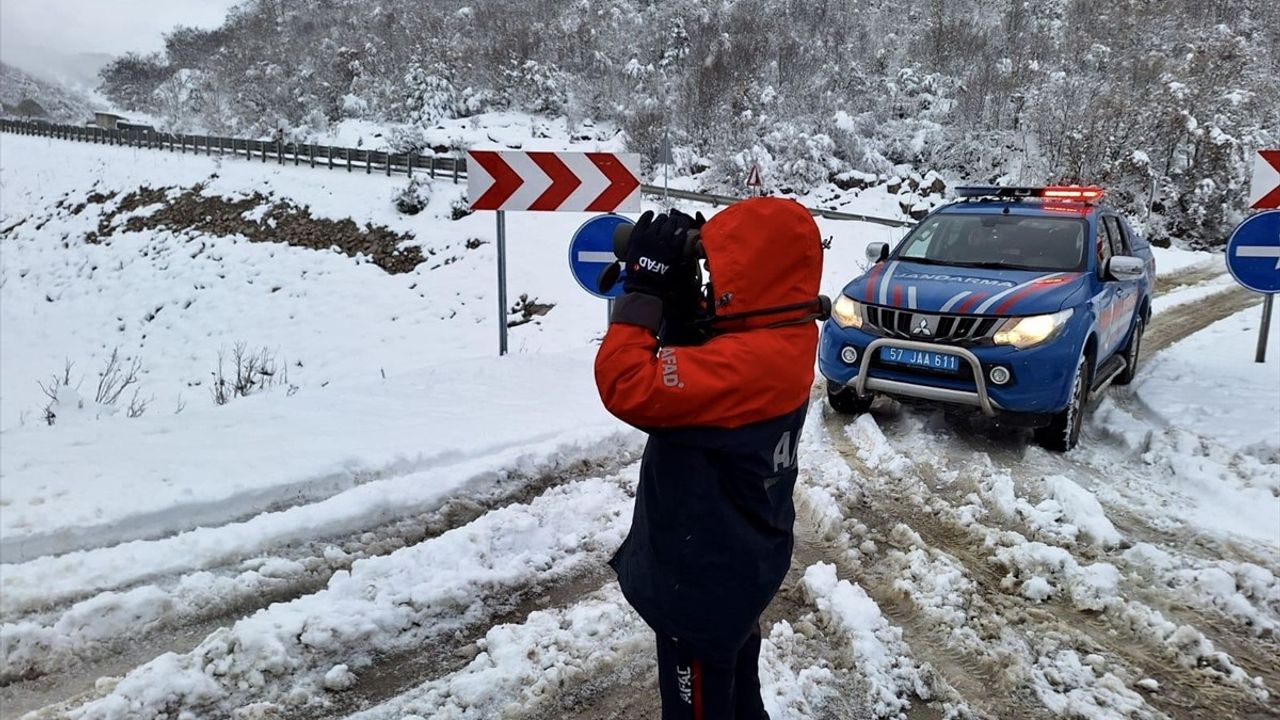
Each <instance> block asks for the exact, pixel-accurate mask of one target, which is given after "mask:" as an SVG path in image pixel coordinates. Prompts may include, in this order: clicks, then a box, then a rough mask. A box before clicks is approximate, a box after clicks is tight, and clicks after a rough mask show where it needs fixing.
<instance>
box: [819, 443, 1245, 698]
mask: <svg viewBox="0 0 1280 720" xmlns="http://www.w3.org/2000/svg"><path fill="white" fill-rule="evenodd" d="M827 430H828V432H829V434H830V435H831V436H832V438H833V439H834V440H835V443H834V444H835V446H836V448H837V449H839V450H840V451H841V453H842V454H844V455H845V457H846V458H848V459H849V460H850V463H851V464H852V465H853V466H854V467H855V470H856V472H858V473H860V474H861V475H863V476H864V477H868V478H871V477H876V476H877V475H878V474H883V472H884V468H879V467H870V466H867V465H865V464H863V463H862V460H861V458H860V457H859V454H858V448H855V447H852V443H851V442H850V441H847V440H845V439H844V432H843V430H844V427H843V426H842V425H841V424H840V422H839V421H838V420H836V419H834V418H831V419H829V422H828V423H827ZM900 457H901V456H900ZM903 459H905V458H903ZM907 464H908V465H909V467H908V468H907V472H906V480H907V482H908V484H909V485H912V486H913V487H893V486H892V483H890V484H889V485H890V486H889V487H884V488H878V489H876V490H873V492H875V493H876V494H875V496H874V497H872V498H870V503H869V504H868V506H867V507H861V508H860V507H848V506H846V507H845V508H844V510H845V512H846V513H847V515H848V516H849V517H851V518H853V519H854V520H855V521H857V522H860V523H862V524H863V525H864V527H866V528H868V529H869V530H870V533H869V534H870V536H871V537H873V538H875V539H876V540H877V541H880V542H883V541H884V539H885V538H886V537H890V538H891V537H892V532H886V526H888V525H891V524H893V523H894V522H895V521H901V522H903V523H904V524H905V525H906V527H908V528H909V529H910V531H913V532H914V533H917V534H918V536H919V537H920V538H921V539H922V541H923V543H924V545H925V546H926V548H929V549H933V550H936V551H939V552H941V553H943V554H944V555H945V556H946V557H949V558H952V559H954V560H955V561H957V562H958V563H959V564H960V566H961V567H962V568H963V569H964V571H965V574H966V576H967V577H968V578H969V579H970V580H971V581H972V582H973V583H974V586H975V590H974V592H973V593H972V597H971V598H970V599H969V600H970V603H971V605H972V607H974V608H984V609H983V610H982V611H980V612H979V611H975V612H973V613H971V614H970V617H971V618H975V617H976V618H981V617H983V616H986V615H990V616H993V617H996V618H1002V619H1005V620H1008V621H1010V622H1012V623H1013V625H1011V626H1009V627H1011V628H1016V629H1017V631H1018V632H1019V633H1020V634H1021V635H1022V636H1023V637H1024V638H1050V639H1053V640H1054V641H1055V642H1057V641H1066V642H1067V644H1068V646H1069V647H1075V648H1078V649H1080V650H1081V651H1082V652H1081V653H1080V654H1082V655H1086V654H1094V653H1097V652H1098V651H1102V652H1103V653H1105V657H1108V658H1112V659H1118V660H1119V666H1118V667H1119V669H1121V670H1127V671H1129V672H1132V669H1140V670H1141V671H1142V673H1143V674H1140V675H1138V677H1134V678H1131V680H1137V679H1139V678H1140V677H1147V676H1150V677H1153V678H1154V679H1156V680H1158V681H1160V683H1161V685H1162V689H1161V691H1160V692H1159V693H1157V694H1154V695H1151V696H1150V697H1148V698H1147V700H1148V702H1149V703H1150V704H1151V705H1152V706H1153V708H1162V709H1164V710H1168V711H1169V712H1171V713H1173V715H1174V716H1179V715H1180V714H1181V709H1182V708H1183V707H1184V706H1185V707H1201V705H1199V704H1197V702H1198V701H1200V700H1208V701H1209V704H1210V706H1211V707H1214V708H1215V710H1225V709H1231V710H1232V711H1233V712H1242V713H1250V712H1257V711H1258V710H1259V708H1260V706H1261V705H1260V701H1259V699H1258V698H1257V697H1256V695H1255V694H1254V693H1253V692H1251V690H1252V688H1250V687H1249V686H1248V683H1247V681H1245V679H1244V678H1242V677H1240V673H1239V671H1238V670H1237V669H1236V668H1235V667H1234V663H1232V662H1231V660H1230V658H1225V659H1224V660H1225V662H1226V665H1224V666H1222V667H1220V668H1218V669H1211V670H1203V669H1200V670H1193V669H1187V670H1184V671H1181V672H1173V671H1169V670H1167V668H1169V666H1170V662H1169V657H1168V654H1169V653H1168V648H1166V647H1164V646H1162V645H1160V644H1159V643H1154V642H1153V638H1152V636H1151V635H1150V634H1149V633H1143V632H1137V631H1136V630H1134V629H1132V628H1129V627H1127V626H1126V620H1125V618H1116V617H1115V615H1116V614H1117V613H1116V611H1109V612H1104V613H1101V614H1098V613H1094V612H1085V611H1081V610H1079V609H1076V608H1074V607H1072V606H1071V605H1070V604H1067V603H1064V602H1061V601H1059V600H1057V599H1051V600H1049V601H1048V602H1046V603H1044V604H1043V605H1039V606H1033V605H1031V603H1029V602H1028V601H1027V600H1026V599H1024V598H1021V597H1019V596H1017V595H1013V594H1011V593H1010V592H1009V591H1008V590H1006V589H1005V588H1004V587H1003V584H1002V583H1003V579H1004V576H1003V574H1002V572H999V571H997V570H996V569H995V565H993V560H994V559H995V556H993V553H992V551H991V549H990V548H988V547H987V546H986V543H987V542H988V539H989V536H988V537H983V535H984V534H986V533H985V532H984V531H985V530H988V529H987V528H983V527H982V526H981V525H980V524H977V523H976V522H975V521H974V520H973V519H972V518H970V519H968V525H967V526H966V525H964V524H962V521H961V520H958V517H957V514H956V512H955V510H956V508H955V506H953V505H952V504H951V503H950V502H949V501H947V500H945V499H943V498H942V497H941V496H939V495H936V494H935V493H934V492H933V491H932V488H935V487H940V486H944V485H945V483H944V482H941V481H940V480H939V478H938V477H937V476H936V472H930V471H929V470H928V469H925V471H924V472H921V470H922V466H921V465H920V464H919V463H916V462H914V461H908V462H907ZM925 467H926V468H927V466H925ZM901 469H902V468H899V470H901ZM930 475H933V477H929V476H930ZM913 491H914V492H916V494H917V498H915V499H910V498H911V495H912V492H913ZM949 516H950V517H949ZM975 531H976V532H975ZM872 555H874V553H872ZM862 564H863V565H869V566H870V569H869V570H868V572H867V575H868V577H869V579H868V580H867V582H866V585H867V587H868V591H869V592H872V594H873V596H875V595H876V594H877V593H878V592H879V593H883V594H885V595H891V594H892V588H883V587H882V584H883V580H884V578H881V579H880V581H879V582H877V580H876V579H875V578H874V576H875V574H876V570H875V561H868V560H865V559H864V560H863V561H862ZM887 575H888V578H889V579H892V577H893V573H892V572H889V573H887ZM1059 594H1061V593H1059ZM885 604H887V603H882V605H885ZM1122 609H1124V610H1125V611H1127V612H1130V613H1137V616H1139V617H1141V615H1142V611H1143V608H1142V607H1141V606H1135V605H1131V604H1128V603H1127V602H1126V604H1125V605H1124V606H1122ZM1148 619H1151V618H1150V617H1149V618H1148ZM899 622H900V624H902V623H906V624H907V625H908V626H909V625H911V624H912V623H915V622H921V621H919V620H916V619H911V618H903V619H901V620H899ZM923 622H924V624H925V625H926V626H927V625H928V620H927V619H926V620H924V621H923ZM992 639H994V636H992ZM1202 659H1205V660H1209V661H1213V660H1215V659H1222V658H1220V656H1219V655H1215V654H1213V653H1208V654H1207V655H1203V656H1202ZM1207 664H1212V662H1210V663H1207ZM1175 668H1176V665H1175ZM956 670H958V672H956V673H952V674H948V673H946V672H944V675H947V678H948V679H949V680H952V681H953V682H956V683H959V682H960V681H959V680H956V679H955V678H954V677H953V675H961V674H963V673H964V672H972V670H973V669H972V668H967V667H963V666H962V667H960V668H956ZM980 676H981V677H999V676H1000V675H999V674H992V673H984V674H982V675H980ZM1187 698H1193V699H1194V700H1187ZM974 705H975V707H981V703H980V702H974ZM1011 711H1012V712H1014V714H1015V715H1022V714H1025V713H1026V709H1025V708H1007V709H1004V710H1003V711H997V712H996V714H997V715H998V716H1001V717H1004V716H1013V715H1010V714H1009V713H1010V712H1011Z"/></svg>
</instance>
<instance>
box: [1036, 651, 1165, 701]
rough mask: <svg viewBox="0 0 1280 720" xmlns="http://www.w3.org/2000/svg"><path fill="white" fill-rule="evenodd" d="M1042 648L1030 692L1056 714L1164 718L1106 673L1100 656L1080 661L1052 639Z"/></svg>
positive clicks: (1037, 657) (1091, 656) (1092, 656)
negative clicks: (1057, 645)
mask: <svg viewBox="0 0 1280 720" xmlns="http://www.w3.org/2000/svg"><path fill="white" fill-rule="evenodd" d="M1042 645H1044V646H1045V647H1042V648H1039V649H1038V651H1037V653H1036V655H1037V656H1036V659H1035V663H1034V664H1033V665H1032V667H1031V689H1032V690H1033V691H1034V692H1035V694H1036V696H1037V697H1039V698H1040V701H1041V702H1043V703H1044V704H1045V707H1046V708H1048V709H1049V711H1050V712H1052V713H1054V714H1055V715H1058V716H1060V717H1073V718H1082V719H1084V720H1104V719H1106V718H1143V719H1153V720H1154V719H1155V718H1163V717H1164V715H1163V714H1162V713H1159V712H1158V711H1156V710H1154V709H1152V708H1151V707H1150V706H1149V705H1147V703H1146V701H1145V700H1143V699H1142V696H1141V695H1139V694H1138V693H1136V692H1134V691H1133V690H1130V689H1129V688H1128V686H1127V685H1126V683H1125V682H1124V681H1123V680H1121V679H1120V678H1118V677H1116V675H1115V674H1113V673H1111V672H1109V671H1108V670H1107V669H1106V666H1105V665H1106V663H1105V660H1104V659H1103V658H1102V657H1101V656H1098V655H1089V656H1086V657H1085V658H1081V657H1080V654H1079V653H1078V652H1076V651H1075V650H1072V649H1070V648H1066V647H1054V646H1055V645H1056V643H1055V642H1054V641H1052V640H1048V641H1045V642H1043V643H1042Z"/></svg>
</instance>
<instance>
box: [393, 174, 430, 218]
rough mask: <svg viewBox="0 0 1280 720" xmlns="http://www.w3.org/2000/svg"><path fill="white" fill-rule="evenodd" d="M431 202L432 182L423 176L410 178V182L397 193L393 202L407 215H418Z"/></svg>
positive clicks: (397, 208)
mask: <svg viewBox="0 0 1280 720" xmlns="http://www.w3.org/2000/svg"><path fill="white" fill-rule="evenodd" d="M430 202H431V183H430V181H428V180H425V179H423V178H421V177H416V176H415V177H412V178H409V183H408V184H407V185H405V186H404V187H403V188H401V189H400V190H399V192H397V193H396V195H395V197H394V198H393V199H392V203H393V204H394V205H395V206H396V210H398V211H400V212H401V213H404V214H405V215H417V214H418V213H420V212H422V211H423V210H425V209H426V208H427V205H428V204H429V203H430Z"/></svg>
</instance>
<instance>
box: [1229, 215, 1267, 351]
mask: <svg viewBox="0 0 1280 720" xmlns="http://www.w3.org/2000/svg"><path fill="white" fill-rule="evenodd" d="M1227 270H1229V271H1230V272H1231V276H1232V277H1234V278H1235V279H1236V282H1238V283H1240V284H1241V285H1243V286H1244V287H1246V288H1248V289H1250V290H1253V291H1254V292H1260V293H1263V294H1265V295H1266V296H1267V297H1266V300H1264V301H1263V304H1262V327H1261V328H1260V329H1259V330H1258V352H1257V354H1256V355H1255V356H1254V360H1256V361H1257V362H1266V359H1267V335H1268V331H1269V329H1270V326H1271V310H1272V303H1273V302H1274V300H1275V294H1276V293H1278V292H1280V210H1267V211H1266V212H1261V213H1258V214H1257V215H1253V216H1251V217H1249V218H1246V219H1245V221H1244V222H1242V223H1240V224H1239V225H1238V226H1237V227H1236V229H1235V231H1234V232H1232V233H1231V239H1230V240H1228V241H1227Z"/></svg>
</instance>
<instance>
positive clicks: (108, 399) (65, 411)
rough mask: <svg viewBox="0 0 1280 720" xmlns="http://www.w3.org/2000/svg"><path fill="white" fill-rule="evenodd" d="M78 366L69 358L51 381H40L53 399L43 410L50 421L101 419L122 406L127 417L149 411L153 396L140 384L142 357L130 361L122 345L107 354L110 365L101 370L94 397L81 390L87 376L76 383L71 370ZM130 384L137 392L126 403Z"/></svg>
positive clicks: (46, 418) (46, 393)
mask: <svg viewBox="0 0 1280 720" xmlns="http://www.w3.org/2000/svg"><path fill="white" fill-rule="evenodd" d="M74 367H75V364H74V363H72V362H71V361H70V360H68V361H67V363H66V365H65V366H63V369H62V371H61V372H56V373H53V375H52V377H51V378H50V380H49V382H48V383H44V382H42V383H39V385H40V390H41V391H43V392H44V394H45V397H47V398H49V403H48V404H47V405H45V406H44V409H43V411H42V417H43V419H44V421H45V423H46V424H48V425H53V424H55V423H57V422H58V420H59V419H61V420H68V419H70V418H72V417H75V416H83V417H92V418H93V419H97V418H100V417H102V416H103V415H115V414H116V413H117V412H119V411H120V410H121V409H123V410H124V412H125V416H126V417H130V418H136V417H142V415H143V414H144V413H145V412H146V411H147V406H148V405H150V403H151V400H150V399H143V397H142V394H141V389H140V388H139V387H138V384H139V382H140V379H139V377H138V376H139V375H141V374H142V361H141V360H140V359H138V358H134V359H133V360H132V361H131V362H129V363H128V364H127V365H126V364H125V361H123V360H122V359H121V358H120V349H119V348H115V349H113V350H112V351H111V357H109V358H107V363H106V365H105V366H104V367H103V368H102V370H101V371H100V372H99V373H98V384H97V387H96V388H95V390H94V393H93V397H91V398H88V397H85V396H84V395H81V393H80V388H81V386H82V385H83V384H84V379H83V378H81V380H80V381H78V382H76V383H75V384H74V385H73V384H72V381H71V372H72V369H73V368H74ZM130 388H133V393H132V395H130V396H129V402H128V404H126V405H123V406H122V405H121V402H120V401H121V400H122V399H123V398H124V397H125V394H126V392H127V391H128V390H129V389H130Z"/></svg>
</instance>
